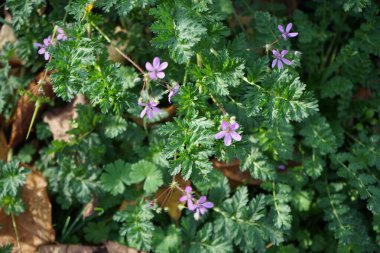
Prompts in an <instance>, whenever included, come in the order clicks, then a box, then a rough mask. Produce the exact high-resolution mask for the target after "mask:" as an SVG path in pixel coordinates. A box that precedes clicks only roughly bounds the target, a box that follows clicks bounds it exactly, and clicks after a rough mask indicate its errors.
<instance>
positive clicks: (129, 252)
mask: <svg viewBox="0 0 380 253" xmlns="http://www.w3.org/2000/svg"><path fill="white" fill-rule="evenodd" d="M104 245H105V247H106V249H107V252H109V253H111V252H112V253H145V252H144V251H140V250H136V249H132V248H129V247H127V246H125V245H122V244H120V243H117V242H111V241H107V242H105V243H104Z"/></svg>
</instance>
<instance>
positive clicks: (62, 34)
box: [57, 27, 67, 41]
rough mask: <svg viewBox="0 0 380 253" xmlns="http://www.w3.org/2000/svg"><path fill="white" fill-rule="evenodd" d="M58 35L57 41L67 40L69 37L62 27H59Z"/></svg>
mask: <svg viewBox="0 0 380 253" xmlns="http://www.w3.org/2000/svg"><path fill="white" fill-rule="evenodd" d="M57 32H58V35H57V40H62V41H64V40H67V36H66V34H65V31H63V29H62V28H61V27H58V29H57Z"/></svg>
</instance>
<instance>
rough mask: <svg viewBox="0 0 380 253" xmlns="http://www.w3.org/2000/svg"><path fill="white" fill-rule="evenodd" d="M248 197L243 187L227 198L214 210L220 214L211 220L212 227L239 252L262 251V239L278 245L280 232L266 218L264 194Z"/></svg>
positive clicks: (264, 244)
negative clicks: (238, 249)
mask: <svg viewBox="0 0 380 253" xmlns="http://www.w3.org/2000/svg"><path fill="white" fill-rule="evenodd" d="M248 201H249V199H248V192H247V188H245V187H243V188H240V189H239V190H238V191H237V192H236V193H235V195H234V196H233V197H232V198H229V199H227V200H226V201H225V202H224V203H223V206H222V208H221V209H220V210H218V211H217V212H218V213H220V214H221V216H220V217H219V218H218V219H216V221H215V223H214V224H215V231H216V232H217V233H222V234H223V235H224V236H225V238H229V239H228V240H232V241H233V243H234V245H236V246H238V247H239V248H240V250H242V251H243V252H252V251H253V250H255V251H259V252H264V251H265V246H266V243H268V242H269V241H270V242H272V243H273V244H275V245H278V244H279V243H280V242H282V241H283V235H282V232H281V231H280V230H278V229H277V228H276V227H274V225H273V223H272V222H271V221H270V220H269V219H268V211H267V206H268V204H269V202H270V199H268V197H266V196H264V195H257V196H256V197H255V198H253V199H252V200H251V201H250V202H248ZM252 238H255V240H252Z"/></svg>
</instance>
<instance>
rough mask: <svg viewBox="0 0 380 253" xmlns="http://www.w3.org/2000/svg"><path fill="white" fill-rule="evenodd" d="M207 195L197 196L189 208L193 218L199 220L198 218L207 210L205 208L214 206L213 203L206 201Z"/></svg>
mask: <svg viewBox="0 0 380 253" xmlns="http://www.w3.org/2000/svg"><path fill="white" fill-rule="evenodd" d="M206 200H207V197H206V196H202V197H200V198H199V200H198V201H197V202H195V203H194V205H193V206H192V208H190V207H189V206H188V208H189V210H190V211H192V212H194V218H195V219H196V220H199V218H200V217H201V216H202V215H204V214H205V213H206V212H207V209H211V208H213V207H214V203H212V202H206Z"/></svg>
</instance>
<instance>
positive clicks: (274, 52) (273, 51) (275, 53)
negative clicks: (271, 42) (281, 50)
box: [272, 49, 278, 57]
mask: <svg viewBox="0 0 380 253" xmlns="http://www.w3.org/2000/svg"><path fill="white" fill-rule="evenodd" d="M272 53H273V55H274V56H276V57H278V52H277V50H274V49H273V50H272Z"/></svg>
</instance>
